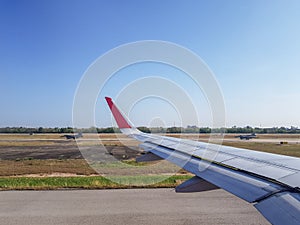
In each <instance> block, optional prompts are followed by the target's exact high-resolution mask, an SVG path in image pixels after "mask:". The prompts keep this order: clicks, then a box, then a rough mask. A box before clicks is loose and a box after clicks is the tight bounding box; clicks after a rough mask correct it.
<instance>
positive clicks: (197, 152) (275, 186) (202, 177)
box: [106, 97, 300, 225]
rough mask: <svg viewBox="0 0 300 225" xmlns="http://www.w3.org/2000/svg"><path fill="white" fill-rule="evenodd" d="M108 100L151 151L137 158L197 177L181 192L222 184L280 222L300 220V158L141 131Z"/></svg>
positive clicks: (128, 131)
mask: <svg viewBox="0 0 300 225" xmlns="http://www.w3.org/2000/svg"><path fill="white" fill-rule="evenodd" d="M106 101H107V103H108V105H109V107H110V109H111V111H112V114H113V116H114V118H115V120H116V122H117V124H118V126H119V128H120V130H121V132H122V133H124V134H126V135H128V136H130V137H132V138H134V139H137V140H138V141H140V142H141V144H140V147H142V148H143V149H144V150H145V151H146V152H147V153H146V155H144V156H143V157H142V158H140V159H137V161H152V160H158V159H166V160H168V161H170V162H172V163H174V164H176V165H178V166H180V167H182V168H184V169H185V170H187V171H189V172H191V173H193V174H195V177H194V178H192V179H190V180H188V181H186V182H185V183H183V184H181V185H179V186H178V187H177V188H176V191H178V192H193V191H205V190H212V189H216V188H222V189H224V190H226V191H228V192H230V193H232V194H234V195H236V196H238V197H240V198H242V199H244V200H245V201H247V202H250V203H253V205H254V207H255V208H256V209H257V210H258V211H259V212H260V213H261V214H262V215H263V216H264V217H265V218H266V219H267V220H269V221H270V223H272V224H275V225H281V224H290V225H296V224H297V225H300V158H296V157H289V156H283V155H277V154H271V153H264V152H257V151H253V150H247V149H241V148H234V147H228V146H222V145H215V144H209V143H204V142H198V141H191V140H186V139H179V138H172V137H165V136H159V135H153V134H146V133H143V132H140V131H139V130H138V129H136V128H135V127H133V125H131V124H130V123H129V121H128V119H126V118H125V117H124V115H123V114H122V113H121V112H120V111H119V109H118V108H117V107H116V106H115V104H114V103H113V101H112V99H111V98H109V97H106Z"/></svg>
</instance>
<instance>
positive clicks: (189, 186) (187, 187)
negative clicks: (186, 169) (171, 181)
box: [175, 176, 220, 193]
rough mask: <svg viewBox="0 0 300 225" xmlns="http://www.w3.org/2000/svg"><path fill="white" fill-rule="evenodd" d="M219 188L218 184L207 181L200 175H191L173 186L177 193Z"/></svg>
mask: <svg viewBox="0 0 300 225" xmlns="http://www.w3.org/2000/svg"><path fill="white" fill-rule="evenodd" d="M216 189H220V188H219V187H218V186H216V185H214V184H212V183H209V182H207V181H206V180H204V179H202V178H200V177H197V176H195V177H192V178H191V179H189V180H187V181H185V182H183V183H182V184H180V185H178V186H177V187H176V188H175V191H176V192H179V193H190V192H202V191H211V190H216Z"/></svg>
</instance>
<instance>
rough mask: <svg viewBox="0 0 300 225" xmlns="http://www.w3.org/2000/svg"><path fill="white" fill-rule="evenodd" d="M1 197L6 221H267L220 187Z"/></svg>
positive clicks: (42, 224)
mask: <svg viewBox="0 0 300 225" xmlns="http://www.w3.org/2000/svg"><path fill="white" fill-rule="evenodd" d="M0 199H1V200H0V224H6V225H16V224H22V225H29V224H30V225H50V224H56V225H60V224H61V225H66V224H72V225H77V224H78V225H94V224H95V225H96V224H97V225H98V224H100V225H101V224H103V225H104V224H105V225H115V224H124V225H125V224H130V225H150V224H155V225H162V224H164V225H168V224H170V225H171V224H172V225H194V224H197V225H199V224H205V225H218V224H222V225H224V224H228V225H229V224H230V225H233V224H243V225H259V224H260V225H269V223H268V222H267V221H266V220H265V219H264V218H263V217H262V216H261V215H260V214H259V213H258V212H257V211H256V210H255V208H254V207H253V206H252V205H251V204H248V203H246V202H244V201H242V200H240V199H238V198H237V197H235V196H232V195H231V194H229V193H227V192H225V191H223V190H215V191H209V192H202V193H188V194H182V193H181V194H179V193H175V192H174V190H173V189H127V190H68V191H4V192H0Z"/></svg>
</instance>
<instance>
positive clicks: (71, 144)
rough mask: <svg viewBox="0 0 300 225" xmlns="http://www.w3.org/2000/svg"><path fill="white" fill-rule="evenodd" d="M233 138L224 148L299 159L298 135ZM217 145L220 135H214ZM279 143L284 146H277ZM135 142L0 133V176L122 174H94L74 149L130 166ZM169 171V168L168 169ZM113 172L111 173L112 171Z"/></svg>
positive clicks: (105, 166) (106, 168)
mask: <svg viewBox="0 0 300 225" xmlns="http://www.w3.org/2000/svg"><path fill="white" fill-rule="evenodd" d="M168 136H172V137H180V138H187V139H192V140H199V141H205V142H207V141H208V140H209V138H210V135H207V134H200V135H198V134H172V135H168ZM234 136H236V135H226V136H225V137H224V140H223V144H224V145H228V146H234V147H240V148H247V149H252V150H257V151H265V152H271V153H276V154H283V155H290V156H296V157H300V136H299V135H271V134H266V135H258V138H257V139H252V140H249V141H245V140H240V139H238V138H234ZM214 138H216V140H217V142H218V141H220V140H221V136H219V137H218V136H214ZM281 141H285V142H287V144H280V142H281ZM138 144H139V143H138V142H137V141H135V140H132V139H130V138H127V137H126V136H124V135H122V134H100V135H98V134H84V137H83V138H82V139H79V140H77V142H76V141H74V140H66V139H65V138H64V137H62V135H61V134H35V135H28V134H0V177H1V176H2V177H3V176H16V175H18V176H20V175H23V176H24V175H28V174H30V175H34V174H36V175H40V176H45V175H47V174H48V175H51V174H56V175H58V176H59V175H61V176H62V175H64V174H70V175H72V174H73V175H95V174H98V173H97V172H99V171H100V173H103V174H109V173H110V172H111V170H115V171H114V173H116V174H119V175H122V173H123V172H122V170H123V168H122V166H115V164H113V163H110V162H109V163H100V164H98V165H96V166H95V165H94V167H95V168H96V169H97V172H96V171H95V170H94V169H92V168H91V167H90V166H89V164H88V163H87V162H86V160H85V159H84V158H83V157H82V154H81V152H80V151H79V149H78V146H79V147H80V149H82V148H81V147H83V148H84V149H86V151H97V152H101V149H102V150H103V145H104V146H105V148H104V150H103V152H102V154H103V155H104V156H105V155H108V156H113V157H114V158H116V159H118V160H125V163H127V164H130V165H133V164H134V163H133V162H134V158H136V157H137V156H138V155H140V154H141V151H140V149H138ZM138 166H139V165H138V164H134V166H133V167H132V168H131V170H132V172H133V173H134V171H135V170H141V171H142V173H151V171H148V170H145V171H143V169H141V168H139V169H137V167H138ZM159 167H160V169H157V167H151V170H154V173H159V172H161V173H164V171H166V173H170V171H171V172H174V171H178V170H179V168H177V167H174V166H171V164H168V163H165V164H159ZM170 168H171V169H170ZM112 173H113V172H112Z"/></svg>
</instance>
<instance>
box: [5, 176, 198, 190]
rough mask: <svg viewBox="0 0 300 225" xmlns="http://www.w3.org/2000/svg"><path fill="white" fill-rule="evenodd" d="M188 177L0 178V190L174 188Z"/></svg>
mask: <svg viewBox="0 0 300 225" xmlns="http://www.w3.org/2000/svg"><path fill="white" fill-rule="evenodd" d="M191 177H192V176H190V175H174V176H171V177H169V176H167V175H153V176H152V175H149V176H147V175H145V176H119V177H114V178H111V180H109V179H107V178H104V177H101V176H95V177H0V190H54V189H68V188H74V189H117V188H163V187H164V188H166V187H175V186H177V185H178V184H180V183H181V182H183V181H185V180H187V179H189V178H191Z"/></svg>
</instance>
